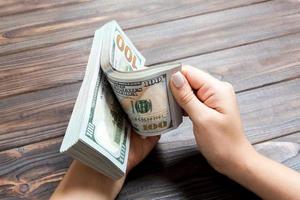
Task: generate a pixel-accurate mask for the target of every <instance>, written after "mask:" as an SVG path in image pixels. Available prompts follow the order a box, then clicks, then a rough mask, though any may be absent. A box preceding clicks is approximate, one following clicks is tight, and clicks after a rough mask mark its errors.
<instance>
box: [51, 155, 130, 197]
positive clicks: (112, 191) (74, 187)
mask: <svg viewBox="0 0 300 200" xmlns="http://www.w3.org/2000/svg"><path fill="white" fill-rule="evenodd" d="M124 180H125V177H123V178H121V179H120V180H117V181H113V180H111V179H109V178H107V177H106V176H104V175H103V174H101V173H99V172H97V171H95V170H93V169H91V168H89V167H87V166H86V165H83V164H81V163H80V162H78V161H74V162H73V163H72V165H71V167H70V168H69V170H68V172H67V174H66V175H65V177H64V179H63V180H62V181H61V183H60V184H59V186H58V188H57V189H56V191H55V193H54V194H53V195H52V197H51V200H56V199H59V200H64V199H72V200H76V199H78V200H81V199H89V200H93V199H114V198H116V196H117V195H118V193H119V192H120V190H121V188H122V185H123V183H124Z"/></svg>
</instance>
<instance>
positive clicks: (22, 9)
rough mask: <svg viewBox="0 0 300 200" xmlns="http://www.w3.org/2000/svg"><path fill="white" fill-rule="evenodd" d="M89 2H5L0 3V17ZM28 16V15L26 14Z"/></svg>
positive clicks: (54, 0) (65, 0)
mask: <svg viewBox="0 0 300 200" xmlns="http://www.w3.org/2000/svg"><path fill="white" fill-rule="evenodd" d="M85 1H89V0H64V1H61V0H43V1H19V0H5V1H0V17H4V16H9V15H17V14H21V13H22V14H23V13H28V12H30V11H37V10H46V9H53V8H57V7H62V6H63V7H65V6H67V5H72V4H76V3H80V2H85ZM27 15H28V14H27Z"/></svg>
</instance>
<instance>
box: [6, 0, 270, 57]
mask: <svg viewBox="0 0 300 200" xmlns="http://www.w3.org/2000/svg"><path fill="white" fill-rule="evenodd" d="M270 1H274V0H265V1H261V2H254V3H249V4H245V5H241V6H233V7H230V8H225V9H219V10H215V11H209V12H205V13H200V14H194V15H189V16H184V17H179V18H176V19H170V20H162V21H160V22H155V23H149V24H144V25H137V26H133V27H129V28H125V29H124V31H128V30H133V29H137V28H142V27H147V26H153V25H158V24H163V23H168V22H173V21H177V20H182V19H188V18H192V17H196V16H202V15H206V14H212V13H218V12H223V11H227V10H234V9H238V8H243V7H248V6H252V5H258V4H263V3H266V2H270ZM92 37H93V35H87V36H84V37H78V38H75V39H70V40H65V41H63V42H58V43H53V44H43V46H41V45H37V46H33V47H29V48H27V47H26V48H24V49H19V50H17V51H8V52H5V53H0V56H6V55H12V54H17V53H21V52H24V51H28V50H34V49H41V48H47V47H51V46H56V45H58V44H64V43H67V42H73V41H77V40H83V39H88V38H92Z"/></svg>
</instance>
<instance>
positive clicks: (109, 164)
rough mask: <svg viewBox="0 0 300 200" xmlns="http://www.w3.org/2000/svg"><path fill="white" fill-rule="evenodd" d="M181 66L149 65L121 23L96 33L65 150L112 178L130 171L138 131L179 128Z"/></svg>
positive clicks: (144, 133)
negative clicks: (176, 85)
mask: <svg viewBox="0 0 300 200" xmlns="http://www.w3.org/2000/svg"><path fill="white" fill-rule="evenodd" d="M180 69H181V65H180V64H168V65H160V66H156V67H145V58H144V57H143V56H142V55H141V54H140V52H139V51H138V50H137V49H136V48H135V47H134V46H133V44H132V43H131V41H130V40H129V38H128V37H127V36H126V35H125V33H124V32H123V31H122V29H121V28H120V26H119V25H118V24H117V22H116V21H111V22H109V23H107V24H105V25H104V26H102V27H101V28H100V29H98V30H97V31H96V32H95V35H94V39H93V44H92V49H91V52H90V56H89V61H88V64H87V68H86V72H85V76H84V79H83V82H82V85H81V88H80V91H79V94H78V97H77V100H76V103H75V106H74V109H73V112H72V116H71V119H70V121H69V125H68V128H67V130H66V134H65V137H64V139H63V143H62V145H61V149H60V151H61V152H65V153H67V154H68V155H70V156H72V157H73V158H75V159H77V160H80V161H81V162H83V163H85V164H86V165H88V166H90V167H92V168H94V169H96V170H98V171H100V172H101V173H103V174H105V175H106V176H108V177H110V178H112V179H118V178H120V177H122V176H123V175H124V174H125V173H126V166H127V160H128V154H129V147H130V133H131V131H132V130H134V131H135V132H137V133H138V134H140V135H142V136H146V137H147V136H153V135H159V134H162V133H165V132H168V131H170V130H172V129H175V128H177V127H178V126H179V125H180V124H181V122H182V111H181V109H180V107H179V106H178V105H177V103H176V102H175V100H174V98H173V96H172V93H171V91H170V89H169V80H170V77H171V75H172V74H173V73H175V72H177V71H179V70H180Z"/></svg>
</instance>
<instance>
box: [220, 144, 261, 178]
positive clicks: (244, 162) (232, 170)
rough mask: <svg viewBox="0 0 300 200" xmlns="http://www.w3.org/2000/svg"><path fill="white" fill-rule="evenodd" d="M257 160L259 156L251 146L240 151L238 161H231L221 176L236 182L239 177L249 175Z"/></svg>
mask: <svg viewBox="0 0 300 200" xmlns="http://www.w3.org/2000/svg"><path fill="white" fill-rule="evenodd" d="M258 159H259V154H258V153H257V152H256V150H255V149H254V148H253V147H252V146H251V148H247V149H245V150H242V151H241V156H239V157H238V159H232V160H231V162H229V164H228V165H227V166H226V167H225V169H224V171H223V172H222V174H224V175H226V176H228V177H229V178H232V179H234V180H236V181H237V180H238V179H239V177H240V176H244V175H245V174H249V172H250V171H251V169H252V168H253V166H255V165H256V163H257V160H258Z"/></svg>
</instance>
